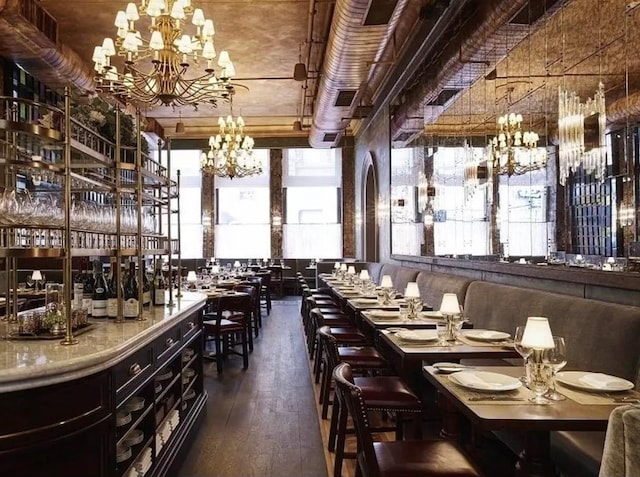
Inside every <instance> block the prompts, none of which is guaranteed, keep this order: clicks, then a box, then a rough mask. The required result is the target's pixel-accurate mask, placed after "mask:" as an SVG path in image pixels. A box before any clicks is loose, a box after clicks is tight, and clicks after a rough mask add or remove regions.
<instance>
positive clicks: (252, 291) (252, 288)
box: [233, 282, 260, 351]
mask: <svg viewBox="0 0 640 477" xmlns="http://www.w3.org/2000/svg"><path fill="white" fill-rule="evenodd" d="M233 289H234V290H235V291H237V292H241V293H247V294H248V295H249V296H251V317H250V319H249V320H247V324H248V326H249V335H250V336H249V350H250V351H253V337H254V336H255V337H256V338H257V337H258V334H259V331H258V330H259V326H258V310H259V309H260V288H259V284H257V283H251V282H242V283H239V284H238V285H236V286H235V287H233Z"/></svg>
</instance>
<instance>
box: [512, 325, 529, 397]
mask: <svg viewBox="0 0 640 477" xmlns="http://www.w3.org/2000/svg"><path fill="white" fill-rule="evenodd" d="M524 329H525V326H524V325H521V326H517V327H516V332H515V333H514V335H513V346H514V348H515V349H516V351H517V352H518V354H519V355H520V356H522V360H523V361H524V367H525V369H526V367H527V358H528V357H529V356H531V353H532V352H533V350H532V349H531V348H526V347H524V346H522V335H524ZM520 381H521V382H523V383H525V384H527V381H528V379H527V375H526V373H525V374H524V375H523V376H520Z"/></svg>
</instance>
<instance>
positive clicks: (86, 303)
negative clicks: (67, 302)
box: [82, 298, 93, 315]
mask: <svg viewBox="0 0 640 477" xmlns="http://www.w3.org/2000/svg"><path fill="white" fill-rule="evenodd" d="M92 302H93V300H92V299H91V298H82V308H86V309H87V313H89V314H90V315H91V314H92V313H91V304H92Z"/></svg>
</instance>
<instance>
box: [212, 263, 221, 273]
mask: <svg viewBox="0 0 640 477" xmlns="http://www.w3.org/2000/svg"><path fill="white" fill-rule="evenodd" d="M211 273H213V274H214V275H215V274H218V273H220V267H219V266H218V265H214V266H213V267H211Z"/></svg>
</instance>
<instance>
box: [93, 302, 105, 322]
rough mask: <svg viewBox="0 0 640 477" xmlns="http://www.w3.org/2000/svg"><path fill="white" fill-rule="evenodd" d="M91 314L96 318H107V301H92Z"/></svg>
mask: <svg viewBox="0 0 640 477" xmlns="http://www.w3.org/2000/svg"><path fill="white" fill-rule="evenodd" d="M91 314H92V315H93V316H94V317H96V318H101V317H105V316H107V300H93V301H92V303H91Z"/></svg>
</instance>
